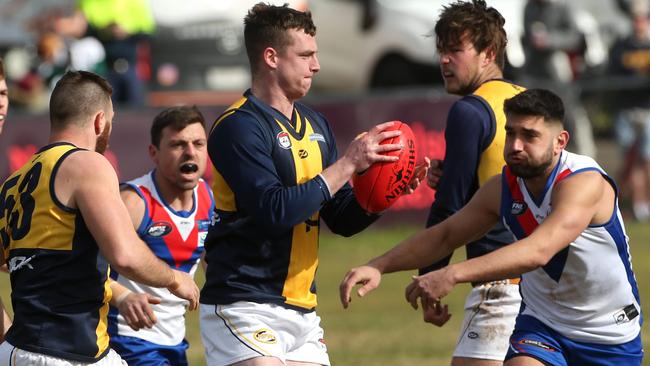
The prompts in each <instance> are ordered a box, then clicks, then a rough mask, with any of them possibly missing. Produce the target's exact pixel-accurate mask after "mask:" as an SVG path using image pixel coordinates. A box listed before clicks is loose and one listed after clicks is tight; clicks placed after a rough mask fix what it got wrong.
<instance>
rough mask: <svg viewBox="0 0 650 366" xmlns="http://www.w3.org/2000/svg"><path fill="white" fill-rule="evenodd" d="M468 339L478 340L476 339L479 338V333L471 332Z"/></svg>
mask: <svg viewBox="0 0 650 366" xmlns="http://www.w3.org/2000/svg"><path fill="white" fill-rule="evenodd" d="M467 338H469V339H476V338H478V333H476V332H469V333H467Z"/></svg>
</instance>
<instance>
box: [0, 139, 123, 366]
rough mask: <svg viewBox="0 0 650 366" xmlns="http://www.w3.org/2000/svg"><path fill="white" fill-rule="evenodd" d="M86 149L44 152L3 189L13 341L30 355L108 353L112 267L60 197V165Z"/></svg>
mask: <svg viewBox="0 0 650 366" xmlns="http://www.w3.org/2000/svg"><path fill="white" fill-rule="evenodd" d="M79 150H81V149H79V148H77V147H76V146H74V145H71V144H68V143H55V144H51V145H48V146H45V147H43V148H42V149H40V150H39V151H38V152H37V153H36V154H34V156H32V157H31V159H30V160H29V162H28V163H27V164H25V165H24V166H23V167H22V168H20V169H19V170H18V171H16V172H15V173H14V174H12V175H11V176H10V177H9V178H8V179H7V180H6V181H5V182H4V184H3V186H2V190H0V240H1V241H2V245H3V250H4V256H5V259H6V262H7V264H8V267H9V273H10V279H11V288H12V293H11V301H12V305H13V309H14V321H13V325H12V326H11V327H10V328H9V331H8V333H7V336H6V339H7V340H8V341H9V343H11V344H12V345H14V346H16V347H18V348H21V349H24V350H27V351H31V352H37V353H42V354H47V355H50V356H54V357H59V358H64V359H68V360H74V361H80V362H96V361H97V360H99V359H100V358H102V357H103V356H104V355H105V354H106V353H107V352H108V349H109V348H108V333H107V331H106V326H107V315H108V301H109V300H110V297H111V291H110V287H109V285H108V281H107V279H108V263H107V262H106V260H105V259H104V258H103V257H102V255H101V254H100V253H99V248H98V247H97V243H96V242H95V240H94V239H93V237H92V235H91V234H90V232H89V231H88V229H87V227H86V224H85V222H84V219H83V217H82V216H81V214H80V212H79V211H78V210H76V209H72V208H70V207H66V206H65V205H63V204H62V203H61V202H60V201H59V200H58V199H57V198H56V196H55V194H54V178H55V176H56V172H57V170H58V167H59V166H60V164H61V162H62V161H63V160H64V159H65V158H66V157H67V156H69V155H70V154H72V153H74V152H76V151H79Z"/></svg>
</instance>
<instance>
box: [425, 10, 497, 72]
mask: <svg viewBox="0 0 650 366" xmlns="http://www.w3.org/2000/svg"><path fill="white" fill-rule="evenodd" d="M505 22H506V20H505V19H504V18H503V16H502V15H501V13H499V12H498V11H497V10H496V9H495V8H492V7H488V6H487V5H486V4H485V1H484V0H472V1H457V2H455V3H453V4H451V5H448V6H444V7H443V10H442V13H441V14H440V18H439V19H438V22H437V23H436V27H435V34H436V47H437V48H438V51H448V50H450V49H452V48H453V47H455V46H456V45H458V44H460V43H461V41H462V40H463V39H464V38H465V37H466V39H467V40H468V41H470V42H471V43H472V45H474V48H475V49H476V51H478V52H482V51H485V50H486V49H488V48H492V49H493V50H494V53H495V55H496V58H495V63H496V64H497V66H498V67H499V68H500V69H501V70H503V67H504V64H505V51H506V44H507V43H508V38H507V36H506V31H505V29H504V28H503V25H504V24H505Z"/></svg>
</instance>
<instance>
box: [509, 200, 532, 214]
mask: <svg viewBox="0 0 650 366" xmlns="http://www.w3.org/2000/svg"><path fill="white" fill-rule="evenodd" d="M527 208H528V205H527V204H526V202H521V201H514V202H512V206H511V207H510V213H511V214H513V215H515V216H519V215H521V214H523V213H524V212H526V209H527Z"/></svg>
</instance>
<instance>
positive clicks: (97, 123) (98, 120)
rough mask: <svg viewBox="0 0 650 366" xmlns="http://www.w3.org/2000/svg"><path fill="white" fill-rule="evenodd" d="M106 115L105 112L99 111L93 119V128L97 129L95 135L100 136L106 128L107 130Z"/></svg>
mask: <svg viewBox="0 0 650 366" xmlns="http://www.w3.org/2000/svg"><path fill="white" fill-rule="evenodd" d="M104 117H105V113H104V111H103V110H101V109H100V110H99V111H97V113H95V116H94V117H93V127H94V129H95V135H97V136H99V135H101V133H102V131H104V128H106V123H107V122H106V118H104Z"/></svg>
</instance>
